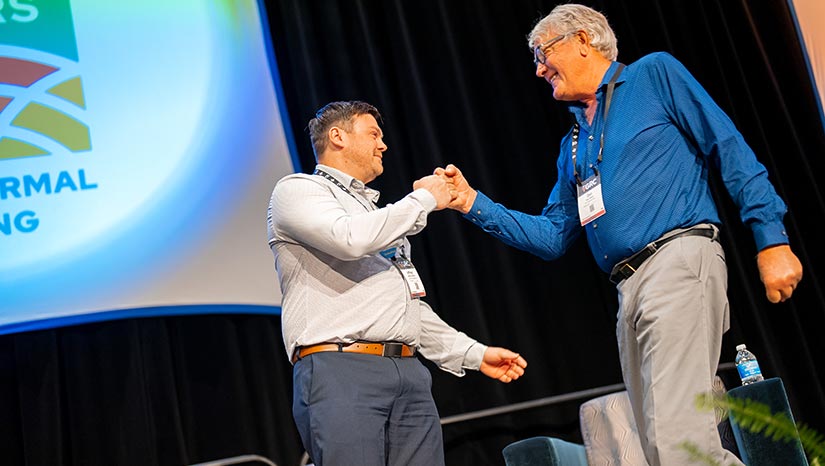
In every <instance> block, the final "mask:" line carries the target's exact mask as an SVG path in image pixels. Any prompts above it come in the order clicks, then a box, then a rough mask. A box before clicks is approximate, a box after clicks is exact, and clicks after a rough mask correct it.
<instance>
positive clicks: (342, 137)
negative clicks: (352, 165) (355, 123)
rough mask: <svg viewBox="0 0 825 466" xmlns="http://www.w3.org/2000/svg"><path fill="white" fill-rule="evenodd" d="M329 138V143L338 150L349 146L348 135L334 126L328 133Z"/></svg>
mask: <svg viewBox="0 0 825 466" xmlns="http://www.w3.org/2000/svg"><path fill="white" fill-rule="evenodd" d="M327 138H329V143H330V144H332V145H333V147H336V148H339V149H340V148H343V147H344V146H345V145H346V144H347V134H346V131H344V130H342V129H341V128H339V127H337V126H333V127H332V128H330V129H329V131H327Z"/></svg>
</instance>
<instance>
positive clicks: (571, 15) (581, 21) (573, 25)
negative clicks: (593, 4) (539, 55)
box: [527, 3, 619, 61]
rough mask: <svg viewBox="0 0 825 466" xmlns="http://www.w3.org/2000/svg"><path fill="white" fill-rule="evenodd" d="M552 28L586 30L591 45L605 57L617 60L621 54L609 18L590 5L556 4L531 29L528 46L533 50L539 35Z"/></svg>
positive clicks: (567, 31) (538, 40) (565, 31)
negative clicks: (608, 21)
mask: <svg viewBox="0 0 825 466" xmlns="http://www.w3.org/2000/svg"><path fill="white" fill-rule="evenodd" d="M551 29H552V30H553V31H555V32H557V33H559V34H569V33H572V32H576V31H585V32H586V33H587V35H588V36H589V37H590V45H591V46H592V47H593V48H594V49H595V50H596V51H597V52H599V53H601V54H602V56H603V57H604V58H607V59H608V60H610V61H615V60H616V57H618V56H619V49H618V47H617V46H616V34H614V33H613V29H611V28H610V24H608V23H607V18H605V17H604V15H603V14H601V13H599V12H598V11H596V10H594V9H592V8H590V7H586V6H584V5H578V4H575V3H569V4H566V5H558V6H556V7H555V8H553V11H551V12H550V14H548V15H547V16H545V17H544V18H542V19H541V20H540V21H539V22H538V23H536V25H535V26H534V27H533V30H532V31H530V34H529V35H528V36H527V46H528V47H530V49H531V50H532V49H533V48H534V47H535V46H537V45H539V43H540V40H541V39H540V38H539V36H541V35H547V33H548V32H550V30H551Z"/></svg>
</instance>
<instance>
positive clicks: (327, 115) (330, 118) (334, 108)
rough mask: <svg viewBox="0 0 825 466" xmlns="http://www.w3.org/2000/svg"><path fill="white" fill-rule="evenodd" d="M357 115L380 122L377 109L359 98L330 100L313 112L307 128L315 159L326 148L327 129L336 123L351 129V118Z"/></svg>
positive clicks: (345, 128)
mask: <svg viewBox="0 0 825 466" xmlns="http://www.w3.org/2000/svg"><path fill="white" fill-rule="evenodd" d="M359 115H372V116H373V117H375V120H376V121H378V122H379V123H381V114H380V113H379V112H378V109H377V108H375V107H373V106H372V105H370V104H368V103H366V102H361V101H359V100H352V101H340V102H330V103H328V104H326V105H324V106H323V107H321V108H319V109H318V111H317V112H315V118H313V119H311V120H309V123H308V124H307V129H308V130H309V140H310V141H311V142H312V150H313V151H314V152H315V159H316V160H318V157H320V155H321V154H323V153H324V150H326V148H327V132H329V129H330V128H332V127H333V126H336V125H337V126H340V127H341V128H342V129H344V130H345V131H352V119H353V118H355V117H357V116H359Z"/></svg>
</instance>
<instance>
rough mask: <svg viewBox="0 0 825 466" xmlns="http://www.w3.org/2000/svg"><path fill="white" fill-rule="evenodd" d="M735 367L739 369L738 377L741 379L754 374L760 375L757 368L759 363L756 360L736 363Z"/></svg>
mask: <svg viewBox="0 0 825 466" xmlns="http://www.w3.org/2000/svg"><path fill="white" fill-rule="evenodd" d="M736 369H738V370H739V378H741V379H742V380H745V379H746V378H748V377H753V376H755V375H762V371H761V370H759V363H758V362H756V361H746V362H743V363H741V364H739V365H737V366H736Z"/></svg>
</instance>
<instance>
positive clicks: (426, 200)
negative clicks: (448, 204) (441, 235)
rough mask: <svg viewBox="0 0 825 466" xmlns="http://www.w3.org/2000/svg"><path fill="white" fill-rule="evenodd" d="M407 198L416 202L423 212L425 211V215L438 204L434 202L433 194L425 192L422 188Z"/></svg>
mask: <svg viewBox="0 0 825 466" xmlns="http://www.w3.org/2000/svg"><path fill="white" fill-rule="evenodd" d="M407 196H409V197H410V198H412V199H415V200H416V201H418V203H419V204H421V207H423V208H424V210H426V211H427V213H430V212H432V211H434V210H435V208H436V207H437V206H438V202H436V200H435V196H433V193H431V192H429V191H427V190H426V189H424V188H418V189H416V190H415V191H413V192H411V193H410V194H408V195H407Z"/></svg>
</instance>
